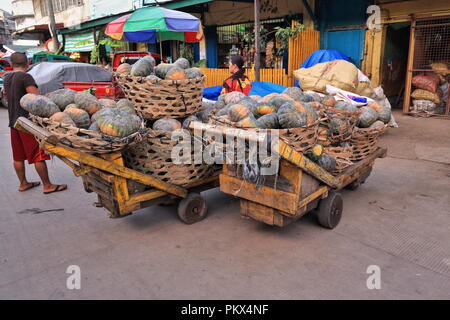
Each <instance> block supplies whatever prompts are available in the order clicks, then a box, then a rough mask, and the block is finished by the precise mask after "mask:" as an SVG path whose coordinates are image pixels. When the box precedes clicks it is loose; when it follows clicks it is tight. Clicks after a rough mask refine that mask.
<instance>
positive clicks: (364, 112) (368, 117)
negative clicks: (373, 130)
mask: <svg viewBox="0 0 450 320" xmlns="http://www.w3.org/2000/svg"><path fill="white" fill-rule="evenodd" d="M360 110H361V114H360V115H359V117H358V127H360V128H368V127H370V126H371V125H372V123H374V122H375V121H377V119H378V117H379V114H378V112H376V111H375V110H374V109H372V108H371V107H362V108H361V109H360Z"/></svg>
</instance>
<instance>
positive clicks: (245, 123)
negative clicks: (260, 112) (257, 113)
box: [237, 114, 256, 128]
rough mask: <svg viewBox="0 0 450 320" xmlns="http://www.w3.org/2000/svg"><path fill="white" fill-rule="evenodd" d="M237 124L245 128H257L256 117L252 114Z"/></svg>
mask: <svg viewBox="0 0 450 320" xmlns="http://www.w3.org/2000/svg"><path fill="white" fill-rule="evenodd" d="M237 124H238V125H239V126H240V127H243V128H256V121H255V118H254V117H253V116H252V115H250V114H249V115H248V116H247V117H245V118H243V119H241V120H240V121H238V123H237Z"/></svg>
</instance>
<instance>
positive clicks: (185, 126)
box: [182, 115, 199, 129]
mask: <svg viewBox="0 0 450 320" xmlns="http://www.w3.org/2000/svg"><path fill="white" fill-rule="evenodd" d="M195 121H197V122H198V121H199V119H198V118H197V117H196V116H194V115H192V116H189V117H187V118H186V119H184V121H183V124H182V128H183V129H189V125H190V124H191V122H195Z"/></svg>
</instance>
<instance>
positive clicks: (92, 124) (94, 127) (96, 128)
mask: <svg viewBox="0 0 450 320" xmlns="http://www.w3.org/2000/svg"><path fill="white" fill-rule="evenodd" d="M88 130H91V131H94V132H100V128H99V127H98V123H97V122H96V121H94V122H92V123H91V125H90V126H89V129H88Z"/></svg>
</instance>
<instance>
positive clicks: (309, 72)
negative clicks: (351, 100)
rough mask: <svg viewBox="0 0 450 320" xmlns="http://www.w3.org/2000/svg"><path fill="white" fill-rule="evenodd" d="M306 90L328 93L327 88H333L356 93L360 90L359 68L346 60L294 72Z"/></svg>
mask: <svg viewBox="0 0 450 320" xmlns="http://www.w3.org/2000/svg"><path fill="white" fill-rule="evenodd" d="M294 76H295V78H296V79H298V80H299V81H300V86H301V87H302V89H304V90H312V91H316V92H321V93H326V92H327V91H326V87H327V84H328V85H332V86H333V87H336V88H339V89H342V90H345V91H350V92H353V93H355V92H356V90H357V88H358V82H359V81H358V68H356V66H355V65H354V64H352V63H350V62H348V61H345V60H334V61H330V62H323V63H318V64H316V65H315V66H312V67H311V68H302V69H299V70H296V71H294Z"/></svg>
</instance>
